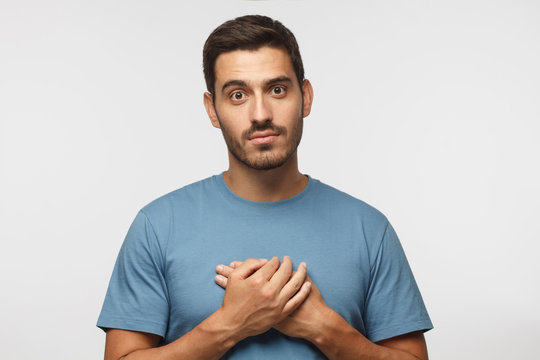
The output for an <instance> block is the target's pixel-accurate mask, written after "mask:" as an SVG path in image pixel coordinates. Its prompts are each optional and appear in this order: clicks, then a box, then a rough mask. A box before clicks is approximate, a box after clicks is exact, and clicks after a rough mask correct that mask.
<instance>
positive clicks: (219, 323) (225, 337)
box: [199, 307, 244, 352]
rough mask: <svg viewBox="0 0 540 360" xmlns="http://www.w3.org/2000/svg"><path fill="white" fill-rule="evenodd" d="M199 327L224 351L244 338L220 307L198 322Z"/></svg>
mask: <svg viewBox="0 0 540 360" xmlns="http://www.w3.org/2000/svg"><path fill="white" fill-rule="evenodd" d="M199 328H200V330H201V331H202V332H204V333H206V334H207V335H208V338H210V339H214V341H216V345H218V346H220V347H222V350H223V351H224V352H226V351H228V350H229V349H230V348H232V347H233V346H234V345H236V344H237V343H238V342H239V341H241V340H243V339H244V337H242V335H241V333H240V332H239V330H238V327H237V326H235V325H234V324H233V323H232V322H231V321H230V320H229V318H228V317H227V316H226V314H225V313H224V312H223V309H222V308H221V307H220V308H219V309H218V310H217V311H216V312H215V313H213V314H212V315H210V316H209V317H208V318H207V319H206V320H205V321H203V322H202V323H200V324H199Z"/></svg>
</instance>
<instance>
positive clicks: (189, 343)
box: [121, 310, 241, 360]
mask: <svg viewBox="0 0 540 360" xmlns="http://www.w3.org/2000/svg"><path fill="white" fill-rule="evenodd" d="M223 324H224V322H223V321H222V316H221V311H220V310H218V311H216V312H215V313H214V314H212V315H210V316H209V317H208V318H206V319H205V320H204V321H203V322H201V323H200V324H199V325H197V326H196V327H195V328H193V329H192V330H191V331H190V332H188V333H187V334H185V335H184V336H182V337H180V338H179V339H177V340H176V341H174V342H172V343H170V344H168V345H165V346H160V347H155V348H150V349H143V350H137V351H133V352H131V353H130V354H128V355H126V356H124V357H122V358H121V360H139V359H141V360H143V359H156V360H173V359H175V360H176V359H205V360H206V359H219V358H221V357H222V356H223V355H224V354H225V353H226V352H227V351H228V350H229V349H230V348H231V347H233V346H234V345H235V344H236V343H237V342H238V341H239V340H241V339H240V338H239V336H238V335H237V333H236V332H235V331H233V330H232V329H230V328H226V327H225V326H224V325H223Z"/></svg>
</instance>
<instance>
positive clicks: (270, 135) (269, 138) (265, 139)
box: [248, 131, 279, 144]
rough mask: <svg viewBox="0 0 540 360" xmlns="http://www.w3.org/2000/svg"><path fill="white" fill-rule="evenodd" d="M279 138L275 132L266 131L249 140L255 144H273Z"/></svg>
mask: <svg viewBox="0 0 540 360" xmlns="http://www.w3.org/2000/svg"><path fill="white" fill-rule="evenodd" d="M278 136H279V134H276V133H274V132H271V131H264V132H260V133H255V134H253V135H251V136H250V137H249V138H248V140H249V141H251V142H252V143H253V144H269V143H271V142H273V141H274V140H275V139H276V138H277V137H278Z"/></svg>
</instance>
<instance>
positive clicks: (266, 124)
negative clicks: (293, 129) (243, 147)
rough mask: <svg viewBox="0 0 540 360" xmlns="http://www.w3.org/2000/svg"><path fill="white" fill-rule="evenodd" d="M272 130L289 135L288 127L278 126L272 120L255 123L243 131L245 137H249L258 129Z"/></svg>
mask: <svg viewBox="0 0 540 360" xmlns="http://www.w3.org/2000/svg"><path fill="white" fill-rule="evenodd" d="M266 130H271V131H272V132H275V133H277V134H278V135H282V134H283V135H287V129H286V128H285V127H283V126H276V125H274V124H273V123H272V122H271V121H265V122H264V123H262V124H261V123H254V124H253V125H251V127H250V128H249V129H247V130H245V131H244V132H242V138H243V139H249V138H250V137H251V135H253V134H254V133H256V132H258V131H266Z"/></svg>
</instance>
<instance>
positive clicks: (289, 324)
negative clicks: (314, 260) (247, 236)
mask: <svg viewBox="0 0 540 360" xmlns="http://www.w3.org/2000/svg"><path fill="white" fill-rule="evenodd" d="M216 272H217V273H218V275H217V276H216V278H215V281H216V283H217V284H218V285H220V286H221V287H223V288H224V289H225V295H224V297H223V305H222V308H223V310H225V311H227V313H228V314H229V315H230V316H232V317H234V318H235V319H236V324H237V326H239V329H242V333H243V335H244V336H243V337H247V336H253V335H257V334H260V333H263V332H265V331H267V330H269V329H270V328H272V327H274V328H275V329H277V330H278V331H280V332H282V333H284V334H286V335H289V336H293V337H302V338H305V339H307V340H310V339H311V338H312V337H314V336H316V331H317V329H318V328H320V325H321V324H322V323H323V322H324V318H325V316H327V315H329V313H328V312H329V311H332V310H331V309H330V308H329V307H328V306H327V305H326V303H325V302H324V300H323V299H322V296H321V294H320V292H319V290H318V289H317V287H316V286H314V285H313V284H312V282H311V280H310V279H309V277H308V276H307V265H306V264H305V263H300V265H299V266H298V269H297V271H293V270H292V262H291V259H290V258H289V257H288V256H285V257H284V258H283V263H282V264H281V266H280V264H279V259H278V258H277V257H274V258H272V259H271V260H270V261H268V260H265V259H258V260H257V259H248V260H246V261H244V262H238V261H233V262H232V263H231V264H230V266H226V265H218V266H217V267H216Z"/></svg>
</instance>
